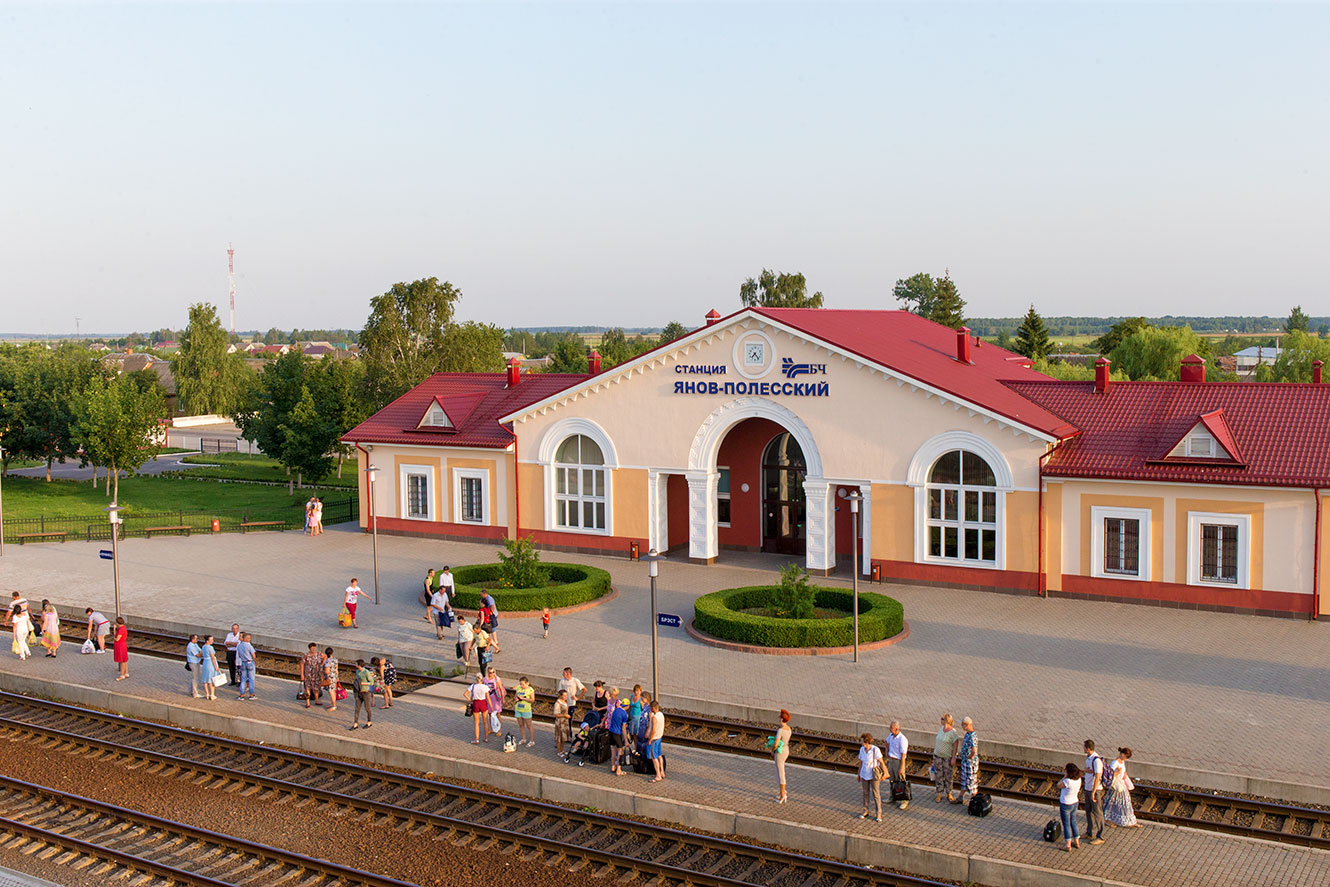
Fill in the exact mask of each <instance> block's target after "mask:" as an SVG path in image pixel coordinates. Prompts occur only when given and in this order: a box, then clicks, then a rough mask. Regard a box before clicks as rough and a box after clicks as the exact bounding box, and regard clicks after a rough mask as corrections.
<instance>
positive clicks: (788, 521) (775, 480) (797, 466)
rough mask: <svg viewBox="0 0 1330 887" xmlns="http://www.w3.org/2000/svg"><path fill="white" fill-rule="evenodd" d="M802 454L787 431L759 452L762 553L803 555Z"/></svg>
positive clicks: (797, 444)
mask: <svg viewBox="0 0 1330 887" xmlns="http://www.w3.org/2000/svg"><path fill="white" fill-rule="evenodd" d="M807 473H808V470H807V468H806V466H805V465H804V453H803V450H801V449H800V448H799V442H798V441H797V440H795V439H794V437H793V436H792V435H790V433H789V432H785V433H782V434H779V435H777V436H776V437H774V438H772V441H771V443H769V444H767V448H766V450H764V451H763V453H762V550H763V551H769V552H776V553H777V554H803V553H804V523H805V521H806V519H807V513H808V508H807V504H806V503H805V501H804V476H805V475H806V474H807Z"/></svg>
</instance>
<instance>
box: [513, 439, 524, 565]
mask: <svg viewBox="0 0 1330 887" xmlns="http://www.w3.org/2000/svg"><path fill="white" fill-rule="evenodd" d="M521 475H522V469H521V466H519V465H518V464H517V435H516V434H515V433H514V434H513V530H514V532H515V533H516V535H515V536H514V537H513V538H515V539H521V538H522V484H521V481H520V480H519V478H520V477H521Z"/></svg>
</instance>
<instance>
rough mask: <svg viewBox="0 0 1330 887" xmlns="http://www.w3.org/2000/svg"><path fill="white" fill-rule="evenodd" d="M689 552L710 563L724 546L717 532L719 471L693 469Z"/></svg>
mask: <svg viewBox="0 0 1330 887" xmlns="http://www.w3.org/2000/svg"><path fill="white" fill-rule="evenodd" d="M685 476H686V477H687V478H688V556H689V557H690V558H692V559H694V560H700V561H706V562H708V563H710V562H711V561H712V560H713V559H715V557H716V554H717V552H718V549H719V548H720V546H719V544H718V542H717V536H716V488H717V486H718V485H719V484H720V472H719V471H689V472H686V474H685Z"/></svg>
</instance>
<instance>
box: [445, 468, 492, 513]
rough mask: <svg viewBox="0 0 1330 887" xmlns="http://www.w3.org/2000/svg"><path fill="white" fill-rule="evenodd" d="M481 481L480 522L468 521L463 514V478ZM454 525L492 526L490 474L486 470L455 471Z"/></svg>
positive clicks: (461, 469)
mask: <svg viewBox="0 0 1330 887" xmlns="http://www.w3.org/2000/svg"><path fill="white" fill-rule="evenodd" d="M464 477H465V478H470V479H472V480H478V481H480V514H481V518H480V520H478V521H474V520H467V519H466V518H465V517H464V516H463V514H462V478H464ZM453 523H455V524H480V525H483V526H489V525H490V473H489V470H488V469H485V468H454V469H453Z"/></svg>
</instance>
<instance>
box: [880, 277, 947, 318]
mask: <svg viewBox="0 0 1330 887" xmlns="http://www.w3.org/2000/svg"><path fill="white" fill-rule="evenodd" d="M891 292H892V295H894V296H895V297H896V301H897V302H903V303H905V305H904V307H905V308H906V310H908V311H910V312H913V313H914V314H918V315H919V316H920V317H932V316H933V305H934V303H935V302H936V301H937V281H936V280H934V279H933V275H931V274H924V273H923V272H920V273H918V274H916V275H914V276H913V277H907V278H905V279H904V280H898V281H896V286H895V288H894V289H892V291H891Z"/></svg>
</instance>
